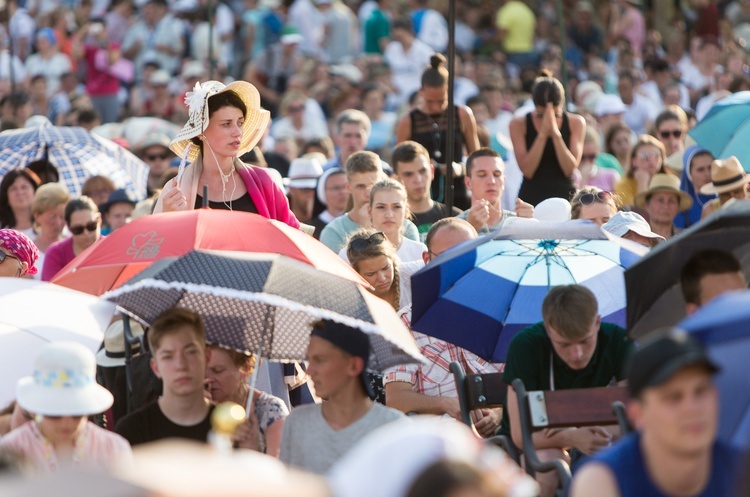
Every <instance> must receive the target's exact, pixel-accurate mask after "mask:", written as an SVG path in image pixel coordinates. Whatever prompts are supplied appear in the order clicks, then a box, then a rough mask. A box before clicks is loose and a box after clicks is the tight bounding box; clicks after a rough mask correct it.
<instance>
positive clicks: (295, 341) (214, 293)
mask: <svg viewBox="0 0 750 497" xmlns="http://www.w3.org/2000/svg"><path fill="white" fill-rule="evenodd" d="M103 297H104V298H105V299H107V300H110V301H112V302H115V303H116V304H117V305H118V306H120V307H121V308H122V309H123V310H125V311H126V312H127V313H129V314H131V315H133V316H134V317H136V318H138V319H141V320H143V321H144V322H146V323H152V322H153V321H154V319H156V317H158V316H159V314H161V313H162V312H163V311H165V310H166V309H169V308H171V307H181V308H186V309H190V310H192V311H194V312H197V313H199V314H200V315H201V316H203V319H204V321H205V325H206V340H207V341H208V342H209V343H215V344H218V345H221V346H224V347H228V348H232V349H235V350H240V351H245V352H255V351H256V350H261V351H262V355H263V357H265V358H267V359H270V360H275V361H295V360H304V359H305V354H306V350H307V344H308V342H309V338H310V332H311V330H312V324H313V323H314V322H315V321H317V320H319V319H331V320H333V321H337V322H340V323H343V324H346V325H348V326H351V327H354V328H357V329H360V330H362V331H363V332H365V333H367V334H368V336H369V337H370V345H371V350H372V354H371V357H370V364H369V367H370V368H371V369H374V370H378V371H382V370H383V369H385V368H388V367H391V366H395V365H399V364H407V363H418V362H420V361H421V360H422V356H421V354H420V353H419V349H418V348H417V345H416V343H415V342H414V339H413V338H412V336H411V333H409V331H408V330H407V329H406V327H405V326H404V325H403V323H402V322H401V320H400V319H399V318H398V316H397V315H396V313H395V312H394V311H393V309H392V308H391V307H390V306H389V305H388V304H387V303H386V302H385V301H383V300H381V299H379V298H377V297H375V296H373V295H371V294H370V293H369V292H368V291H367V290H366V289H364V288H363V287H362V286H361V285H358V284H356V283H353V282H351V281H348V280H345V279H343V278H339V277H337V276H334V275H332V274H329V273H324V272H322V271H319V270H317V269H315V268H313V267H312V266H309V265H307V264H303V263H301V262H299V261H296V260H294V259H291V258H288V257H285V256H282V255H278V254H258V253H243V252H228V251H201V250H196V251H192V252H188V253H187V254H185V255H184V256H182V257H180V258H177V259H174V258H172V259H162V260H160V261H157V262H156V263H154V264H153V265H152V266H150V267H149V268H148V269H146V270H144V271H142V272H141V273H139V274H138V275H137V276H135V277H134V278H132V279H131V280H130V281H128V282H127V283H125V284H124V285H122V286H120V287H119V288H117V289H115V290H112V291H110V292H107V293H105V294H104V296H103Z"/></svg>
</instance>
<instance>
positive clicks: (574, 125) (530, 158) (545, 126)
mask: <svg viewBox="0 0 750 497" xmlns="http://www.w3.org/2000/svg"><path fill="white" fill-rule="evenodd" d="M532 100H533V102H534V105H535V107H536V108H535V110H533V111H532V112H530V113H528V114H526V115H525V116H520V117H517V118H514V119H513V120H512V121H511V123H510V139H511V141H512V142H513V149H514V151H515V154H516V159H517V160H518V166H519V167H520V168H521V172H522V173H523V183H522V184H521V190H520V191H519V193H518V196H519V197H520V198H522V199H524V200H525V201H526V202H529V203H530V204H531V205H534V206H535V205H537V204H538V203H539V202H541V201H542V200H546V199H548V198H551V197H560V198H564V199H566V200H568V199H570V198H571V196H572V195H573V194H575V191H576V188H575V184H574V182H573V172H574V171H575V169H576V168H577V167H578V164H579V163H580V162H581V154H582V153H583V137H584V131H585V130H586V122H585V121H584V119H583V117H581V116H578V115H574V114H569V113H567V112H564V110H563V108H564V105H565V92H564V90H563V87H562V84H561V83H560V81H558V80H557V79H555V78H553V77H552V75H551V73H550V72H549V71H546V70H544V71H542V73H541V75H540V76H539V77H538V78H537V79H536V81H535V82H534V87H533V89H532Z"/></svg>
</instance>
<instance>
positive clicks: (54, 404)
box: [16, 342, 114, 416]
mask: <svg viewBox="0 0 750 497" xmlns="http://www.w3.org/2000/svg"><path fill="white" fill-rule="evenodd" d="M95 375H96V361H95V359H94V354H93V353H92V352H91V351H90V350H89V349H87V348H86V347H84V346H83V345H81V344H78V343H72V342H58V343H50V344H48V345H46V346H45V347H44V348H43V349H42V350H41V352H40V353H39V355H38V356H37V358H36V362H35V363H34V375H33V376H27V377H25V378H21V379H20V380H18V385H17V386H16V401H17V402H18V404H19V405H20V406H21V407H23V408H24V409H26V410H27V411H29V412H32V413H34V414H41V415H42V416H90V415H92V414H99V413H102V412H104V411H106V410H107V409H109V408H110V407H111V406H112V403H113V401H114V398H113V397H112V394H111V393H109V391H108V390H107V389H106V388H104V387H102V386H101V385H99V384H97V383H96V377H95Z"/></svg>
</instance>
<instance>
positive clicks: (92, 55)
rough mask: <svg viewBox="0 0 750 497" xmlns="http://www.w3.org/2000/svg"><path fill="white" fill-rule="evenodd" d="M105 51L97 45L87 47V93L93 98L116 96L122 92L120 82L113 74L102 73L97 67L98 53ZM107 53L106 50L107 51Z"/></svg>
mask: <svg viewBox="0 0 750 497" xmlns="http://www.w3.org/2000/svg"><path fill="white" fill-rule="evenodd" d="M101 50H105V49H104V48H100V47H97V46H95V45H86V46H85V56H86V70H87V71H88V75H87V77H86V93H88V94H89V95H91V96H92V97H100V96H103V95H116V94H117V92H118V91H120V82H119V81H118V80H117V78H116V77H114V76H112V75H111V74H109V73H107V72H104V71H101V70H99V69H98V68H97V67H96V62H95V59H96V53H97V52H99V51H101ZM105 51H106V50H105Z"/></svg>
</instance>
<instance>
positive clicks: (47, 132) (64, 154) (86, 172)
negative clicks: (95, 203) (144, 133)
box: [0, 125, 149, 199]
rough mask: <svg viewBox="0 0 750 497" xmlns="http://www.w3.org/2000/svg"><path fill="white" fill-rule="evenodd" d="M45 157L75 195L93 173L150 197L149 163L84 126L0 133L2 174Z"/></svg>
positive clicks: (40, 128)
mask: <svg viewBox="0 0 750 497" xmlns="http://www.w3.org/2000/svg"><path fill="white" fill-rule="evenodd" d="M45 157H47V159H48V160H49V161H50V162H51V163H52V165H54V166H55V167H56V168H57V170H58V171H59V173H60V182H61V183H62V184H64V185H65V187H66V188H67V189H68V191H70V193H71V195H76V196H77V195H80V194H81V187H82V186H83V183H84V182H85V181H86V179H87V178H89V177H90V176H95V175H102V176H106V177H108V178H110V179H111V180H112V181H114V183H115V185H116V186H117V188H124V189H126V190H127V191H128V193H130V194H131V195H132V196H133V197H134V198H136V199H143V198H145V196H146V187H147V184H148V171H149V169H148V166H147V165H146V164H145V163H144V162H143V161H142V160H140V159H139V158H138V157H136V156H135V155H133V154H131V153H130V152H128V151H127V150H126V149H124V148H122V147H121V146H119V145H118V144H116V143H114V142H112V141H110V140H107V139H106V138H102V137H100V136H96V135H93V134H91V133H89V132H88V131H86V130H85V129H83V128H77V127H62V126H50V125H43V126H34V127H31V128H23V129H14V130H8V131H4V132H2V133H0V177H2V176H3V175H5V173H7V172H8V171H10V170H11V169H15V168H17V167H24V166H26V165H27V164H29V163H30V162H33V161H36V160H41V159H44V158H45Z"/></svg>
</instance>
